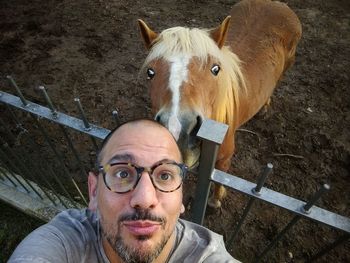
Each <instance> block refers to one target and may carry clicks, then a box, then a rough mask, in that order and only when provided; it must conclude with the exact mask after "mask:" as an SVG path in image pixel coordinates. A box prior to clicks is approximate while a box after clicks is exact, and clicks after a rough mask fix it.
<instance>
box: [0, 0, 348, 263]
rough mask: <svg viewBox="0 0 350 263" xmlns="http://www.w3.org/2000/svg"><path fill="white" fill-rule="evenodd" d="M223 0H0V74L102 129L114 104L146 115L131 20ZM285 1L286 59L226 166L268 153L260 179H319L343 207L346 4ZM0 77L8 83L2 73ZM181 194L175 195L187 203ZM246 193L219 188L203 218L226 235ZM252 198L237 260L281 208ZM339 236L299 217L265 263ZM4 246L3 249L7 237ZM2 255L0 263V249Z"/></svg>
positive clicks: (253, 165)
mask: <svg viewBox="0 0 350 263" xmlns="http://www.w3.org/2000/svg"><path fill="white" fill-rule="evenodd" d="M235 2H236V1H227V0H218V1H213V0H210V1H209V0H201V1H193V0H186V1H184V0H180V1H173V0H164V1H160V0H155V1H140V0H135V1H111V0H105V1H102V0H99V1H97V0H96V1H91V0H76V1H68V0H61V1H54V0H49V1H38V0H33V1H23V0H12V1H0V17H1V19H0V32H1V34H0V74H1V77H3V76H6V75H8V74H10V75H12V76H13V77H14V78H15V79H16V81H17V82H18V84H19V86H21V87H22V88H23V93H24V94H25V96H26V97H27V98H28V99H29V100H32V101H36V102H40V103H41V104H45V103H44V102H43V100H42V99H41V96H39V95H38V94H37V92H36V91H35V87H36V86H38V85H42V84H44V85H45V86H46V88H47V89H48V92H49V94H50V96H51V98H52V100H53V101H54V103H55V105H56V106H57V107H58V108H59V110H60V111H63V112H65V113H67V114H71V115H76V114H77V112H76V107H75V105H74V103H73V98H74V97H76V96H79V97H80V99H81V101H82V103H83V105H84V108H85V110H86V112H87V115H88V116H89V119H90V120H91V121H92V122H94V123H95V124H98V125H101V126H103V127H106V128H112V127H113V121H112V118H111V111H112V110H114V109H118V111H119V112H120V114H121V119H122V120H128V119H132V118H135V117H142V116H151V113H150V101H149V94H148V91H147V87H146V86H145V85H144V83H141V82H140V81H139V78H138V70H139V69H140V67H141V65H142V63H143V60H144V59H145V57H146V50H145V49H144V46H143V43H142V41H141V39H140V37H139V32H138V28H137V24H136V20H137V19H138V18H142V19H144V20H145V21H147V22H148V23H149V25H151V26H152V27H153V28H154V29H155V30H157V31H160V30H163V29H166V28H168V27H172V26H178V25H182V26H189V27H204V28H209V27H214V26H216V25H218V24H219V23H220V22H221V21H222V20H223V19H224V18H225V17H226V16H227V15H228V13H229V10H230V7H231V6H232V5H233V4H234V3H235ZM287 2H288V5H289V6H290V7H291V8H292V9H293V10H294V11H295V12H296V14H297V15H298V16H299V18H300V20H301V23H302V26H303V36H302V39H301V42H300V45H299V47H298V49H297V55H296V62H295V64H294V66H293V67H292V68H291V70H289V71H288V72H287V74H286V76H285V77H284V79H283V81H282V83H281V84H280V86H279V88H278V89H277V90H276V92H275V93H274V95H273V98H272V106H271V108H270V109H269V111H268V113H267V115H265V116H260V115H258V116H256V117H254V118H253V119H252V120H251V121H250V122H249V123H247V124H246V125H245V126H244V127H243V128H244V129H248V130H250V131H252V132H254V133H255V134H253V133H248V132H239V133H238V134H237V140H236V141H237V154H236V155H235V156H234V158H233V161H232V167H231V169H230V171H229V172H230V173H234V174H236V175H238V176H240V177H242V178H245V179H247V180H250V181H255V180H256V178H257V175H258V174H259V171H260V170H261V168H262V166H263V165H265V164H266V163H267V162H272V163H273V165H274V172H273V174H272V175H271V176H270V177H269V178H268V180H267V186H268V187H269V188H271V189H273V190H276V191H279V192H281V193H284V194H286V195H290V196H293V197H295V198H298V199H301V200H308V199H309V198H310V196H311V195H312V194H313V193H314V192H315V191H316V190H317V189H318V188H319V187H320V185H321V184H322V183H329V184H330V185H331V191H330V192H329V193H327V194H326V196H324V197H323V198H322V200H320V201H319V202H318V203H317V205H318V206H321V207H323V208H326V209H328V210H331V211H333V212H336V213H339V214H341V215H344V216H348V217H349V216H350V209H349V205H350V195H349V191H350V178H349V174H350V89H349V71H350V45H349V43H350V27H349V23H350V2H349V1H346V0H335V1H329V0H318V1H311V0H289V1H287ZM0 84H1V89H2V90H5V91H8V92H11V93H14V91H13V90H12V89H11V88H10V87H9V85H8V83H7V82H6V81H5V79H3V78H2V79H1V80H0ZM278 154H286V155H285V156H281V155H278ZM296 157H298V158H296ZM193 186H194V180H191V181H190V182H189V183H188V186H187V187H188V189H189V191H186V192H188V193H190V195H191V193H193V191H192V188H193ZM190 200H191V198H190V196H187V197H186V204H187V206H188V207H189V206H190ZM246 202H247V199H246V198H245V197H243V196H241V195H240V194H237V193H229V195H228V197H227V199H226V200H225V202H224V205H223V209H222V210H221V211H208V214H207V217H206V220H205V225H206V226H209V227H210V228H211V229H213V230H215V231H217V232H219V233H221V234H223V235H224V236H225V237H227V236H228V235H229V234H230V229H232V226H233V225H234V222H235V221H236V220H237V219H238V218H239V215H240V214H241V213H242V211H243V208H244V205H245V204H246ZM2 207H3V206H2ZM254 207H255V210H254V211H253V212H252V213H251V214H250V215H249V219H248V221H247V222H246V223H245V225H244V227H243V229H242V230H241V232H240V234H239V236H238V238H237V240H236V242H235V249H234V250H231V253H232V254H233V255H234V256H235V257H236V258H238V259H240V260H242V261H244V262H250V261H252V260H253V258H254V257H255V256H257V255H258V254H259V252H261V251H262V249H264V248H265V246H266V245H267V244H268V242H269V241H271V240H272V238H273V237H274V236H275V235H276V234H277V233H278V232H279V230H281V229H282V228H283V227H284V226H285V225H286V224H287V223H288V222H289V220H290V219H291V218H292V215H291V214H289V213H287V212H284V211H280V210H278V209H276V208H273V207H270V206H267V205H265V204H260V203H256V204H255V205H254ZM4 211H7V212H6V215H8V216H7V220H6V219H4V217H1V220H0V222H1V225H2V227H1V228H3V226H5V225H7V224H10V222H11V221H12V220H13V218H16V217H17V215H16V214H17V213H18V212H14V211H13V210H6V208H5V207H4ZM21 221H23V220H21ZM19 224H20V222H17V223H16V226H18V225H19ZM36 225H37V224H35V223H34V224H31V225H30V227H29V228H31V227H35V226H36ZM4 235H5V234H3V233H2V237H1V238H2V240H3V241H2V243H1V244H2V245H4V244H6V238H4ZM340 235H341V233H339V232H338V231H334V230H330V229H329V228H328V227H326V226H322V225H317V224H315V223H307V222H306V221H305V220H301V221H300V222H299V223H298V224H297V225H296V226H295V227H294V228H293V229H292V230H291V231H290V232H289V234H288V236H287V237H286V238H284V239H283V240H282V241H280V242H279V243H278V245H277V247H276V248H274V249H273V250H272V251H271V252H270V254H269V255H268V257H267V259H266V262H303V261H305V260H306V259H307V258H308V257H310V256H311V255H313V254H315V253H316V252H317V251H318V250H319V249H320V248H321V247H323V246H325V245H327V244H328V243H330V242H331V241H333V240H335V239H336V238H337V237H338V236H340ZM4 240H5V241H4ZM11 244H12V243H11ZM4 247H6V249H7V250H11V249H13V247H14V245H13V246H12V247H8V246H4ZM349 251H350V242H349V241H347V242H346V243H344V244H342V245H340V246H339V247H337V248H336V249H335V250H333V251H332V252H331V253H329V254H328V255H327V256H324V257H323V258H322V259H321V260H320V262H327V261H334V262H350V256H349ZM6 253H7V254H6ZM6 253H5V254H3V255H2V256H3V258H2V260H4V261H5V260H6V255H8V253H10V251H7V252H6ZM0 257H1V255H0Z"/></svg>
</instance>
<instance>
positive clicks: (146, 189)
mask: <svg viewBox="0 0 350 263" xmlns="http://www.w3.org/2000/svg"><path fill="white" fill-rule="evenodd" d="M157 203H158V197H157V190H156V189H155V187H154V186H153V183H152V181H151V177H150V175H149V174H148V173H147V172H146V171H144V172H142V174H141V178H140V181H139V182H138V184H137V186H136V187H135V189H134V190H133V191H132V192H131V200H130V205H131V207H133V208H142V209H148V208H154V207H155V206H156V205H157Z"/></svg>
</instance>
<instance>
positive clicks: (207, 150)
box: [0, 77, 350, 262]
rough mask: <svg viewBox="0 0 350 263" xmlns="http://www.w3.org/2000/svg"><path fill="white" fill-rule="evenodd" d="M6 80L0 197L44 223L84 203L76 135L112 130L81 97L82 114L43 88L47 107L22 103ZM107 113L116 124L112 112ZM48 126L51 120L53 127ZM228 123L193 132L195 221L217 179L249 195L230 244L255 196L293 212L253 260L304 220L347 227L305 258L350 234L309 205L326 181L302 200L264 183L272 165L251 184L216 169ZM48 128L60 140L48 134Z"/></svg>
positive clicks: (92, 136)
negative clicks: (67, 110)
mask: <svg viewBox="0 0 350 263" xmlns="http://www.w3.org/2000/svg"><path fill="white" fill-rule="evenodd" d="M8 80H9V81H10V83H11V85H12V86H13V87H14V89H15V90H16V92H17V94H18V97H17V96H14V95H12V94H9V93H6V92H2V91H0V106H1V105H2V107H1V108H0V111H1V110H3V111H4V112H7V114H6V117H5V114H2V116H1V117H0V127H1V128H0V135H1V136H0V199H2V200H3V201H6V202H8V203H10V204H11V205H13V206H16V207H17V208H19V209H21V210H23V211H25V212H26V213H29V214H31V215H34V216H37V217H39V218H42V219H44V220H49V219H50V218H52V216H53V215H55V214H56V213H57V212H59V211H61V210H63V209H66V208H70V207H82V206H86V204H87V194H86V191H84V189H85V188H86V174H87V171H88V169H89V168H91V163H89V164H86V159H88V158H87V157H86V156H85V158H82V157H81V149H80V150H79V151H78V150H77V145H78V144H79V140H78V139H77V138H79V139H82V137H84V138H85V139H86V140H87V141H90V143H86V141H84V142H85V143H82V144H83V145H84V146H86V147H88V151H91V150H94V151H96V149H97V140H100V139H103V138H104V137H105V136H106V135H107V134H108V133H109V130H108V129H105V128H101V127H98V126H96V125H93V124H91V123H89V122H88V120H87V117H86V116H85V113H84V110H83V107H82V105H81V103H80V100H79V99H78V98H76V99H75V100H74V102H75V104H76V106H77V108H78V112H79V113H80V118H76V117H72V116H69V115H66V114H64V113H61V112H58V111H57V110H56V109H55V107H54V105H53V103H52V101H51V99H50V97H49V95H48V94H47V92H46V90H45V88H44V87H40V89H39V90H40V91H41V92H42V95H43V98H44V99H45V101H46V103H47V105H48V107H44V106H41V105H39V104H36V103H33V102H30V101H28V100H26V99H25V98H24V96H23V94H22V93H21V90H20V89H19V88H18V86H17V84H16V83H15V81H14V80H13V79H12V78H11V77H8ZM23 114H24V116H23ZM112 114H113V118H114V120H115V122H116V123H117V124H119V119H118V113H117V111H114V112H113V113H112ZM20 115H21V116H20ZM27 115H29V116H27ZM44 120H45V121H44ZM50 125H54V128H53V127H51V126H50ZM57 127H58V129H57ZM227 128H228V127H227V125H224V124H221V123H217V122H214V121H212V120H206V121H204V122H203V125H202V126H201V128H200V130H199V132H198V134H197V136H198V137H200V138H201V139H202V152H201V160H200V165H199V173H198V174H199V175H200V176H198V180H197V189H196V193H195V199H194V204H193V206H192V207H193V209H192V213H193V218H192V220H193V221H194V222H197V223H199V224H202V223H203V220H204V216H205V211H206V206H207V201H208V195H209V189H210V184H211V183H212V182H214V183H219V184H222V185H224V186H226V187H228V188H230V189H232V190H234V191H237V192H240V193H242V194H244V195H245V196H247V197H248V199H249V200H248V202H247V205H246V207H245V209H244V211H243V213H242V216H241V218H240V219H239V220H238V222H236V223H235V224H234V225H233V226H232V230H233V231H232V234H231V236H230V237H229V238H228V239H227V242H226V245H227V247H232V246H233V244H234V241H235V238H236V236H237V233H239V231H240V229H241V227H242V226H243V224H244V222H245V220H246V218H247V216H248V214H249V213H250V212H251V210H252V207H253V203H254V202H256V201H263V202H266V203H269V204H272V205H274V206H277V207H279V208H281V209H284V210H287V211H289V212H291V213H293V214H294V217H293V218H292V220H291V221H290V222H289V223H288V224H287V225H286V226H285V227H284V228H283V229H282V230H280V232H279V233H278V234H277V235H276V236H275V238H274V239H273V240H272V241H271V242H270V244H268V245H267V246H266V248H265V249H263V251H261V253H260V255H259V256H258V257H257V258H256V259H255V262H258V261H260V260H261V259H263V258H264V257H265V256H266V255H267V254H268V253H269V252H270V251H271V249H272V248H273V247H274V246H275V245H276V244H277V242H278V241H279V240H281V239H282V238H283V237H284V236H285V235H286V233H287V232H288V231H289V230H290V229H291V228H292V227H293V226H294V225H295V224H296V223H297V222H298V221H299V220H300V219H301V218H304V219H310V220H313V221H316V222H318V223H322V224H325V225H328V226H329V227H331V228H334V229H337V230H340V231H343V232H344V235H342V236H340V237H339V238H338V239H337V240H335V242H333V243H332V244H329V245H328V246H326V247H324V248H322V249H321V250H320V251H319V252H318V253H316V254H315V255H314V256H312V257H310V259H309V260H310V261H314V260H316V259H317V258H319V257H321V256H323V255H324V254H325V253H327V252H329V251H330V250H332V249H334V248H335V247H336V246H338V245H340V244H342V243H344V242H345V241H347V240H348V239H349V237H350V219H349V218H347V217H344V216H341V215H338V214H335V213H333V212H330V211H327V210H325V209H322V208H319V207H317V206H314V204H315V203H316V201H317V200H318V199H319V198H320V197H321V196H322V194H324V193H325V192H327V191H328V190H329V188H330V186H329V185H323V186H321V188H320V189H319V190H318V191H317V192H316V193H315V194H314V196H313V197H312V198H311V199H310V200H309V201H308V202H303V201H300V200H298V199H295V198H292V197H289V196H286V195H284V194H281V193H279V192H276V191H273V190H271V189H268V188H266V187H263V185H264V182H265V180H266V178H267V176H268V174H269V173H270V172H271V170H272V169H273V166H272V164H267V166H266V167H265V168H264V169H263V171H262V174H261V176H260V177H259V179H258V182H257V183H256V184H255V183H252V182H249V181H246V180H244V179H242V178H239V177H237V176H234V175H231V174H227V173H224V172H222V171H219V170H216V169H215V168H214V165H215V160H216V155H217V151H218V148H219V146H220V144H221V143H222V141H223V139H224V137H225V134H226V131H227ZM53 130H54V131H55V134H59V137H57V138H53V137H52V131H53ZM73 131H74V132H76V133H77V134H76V135H77V136H76V137H74V134H72V132H73ZM83 135H84V136H83ZM72 137H74V138H75V139H74V138H72ZM77 140H78V143H77ZM63 142H64V143H63ZM63 145H65V146H64V147H63ZM78 152H79V154H78ZM95 157H96V156H93V159H95ZM84 180H85V181H84Z"/></svg>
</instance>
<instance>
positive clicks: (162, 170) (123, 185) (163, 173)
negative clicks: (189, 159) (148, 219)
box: [99, 161, 187, 193]
mask: <svg viewBox="0 0 350 263" xmlns="http://www.w3.org/2000/svg"><path fill="white" fill-rule="evenodd" d="M99 171H100V172H101V173H102V174H103V180H104V182H105V184H106V186H107V188H108V189H109V190H111V191H112V192H115V193H127V192H129V191H131V190H133V189H134V188H135V187H136V186H137V184H138V182H139V181H140V178H141V175H142V173H143V172H147V173H148V174H149V176H150V178H151V181H152V183H153V186H154V187H155V188H156V189H158V190H159V191H161V192H165V193H169V192H174V191H176V190H177V189H179V188H180V186H181V185H182V182H183V179H184V177H185V175H186V172H187V166H186V165H184V164H179V163H176V162H174V161H161V162H158V163H156V164H154V165H153V166H152V167H141V166H137V165H136V164H132V163H125V162H116V163H110V164H106V165H104V166H100V167H99Z"/></svg>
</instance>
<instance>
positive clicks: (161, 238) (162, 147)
mask: <svg viewBox="0 0 350 263" xmlns="http://www.w3.org/2000/svg"><path fill="white" fill-rule="evenodd" d="M98 161H99V165H100V166H101V167H104V170H103V171H102V169H101V171H102V172H100V174H99V175H98V176H96V175H94V174H92V173H90V175H89V196H90V204H89V208H90V209H91V210H97V211H98V213H99V215H100V220H101V228H102V236H103V245H104V249H105V251H106V254H107V256H108V257H109V258H110V260H111V259H112V258H114V257H116V260H118V257H119V258H121V259H122V260H123V261H127V262H134V261H139V262H143V261H144V262H149V261H152V260H153V259H155V258H157V257H158V258H161V257H164V260H165V259H166V257H167V255H168V253H169V252H170V250H171V248H172V245H173V242H174V238H175V235H174V228H175V224H176V222H177V219H178V218H179V216H180V214H181V213H182V212H184V206H183V204H182V186H181V181H177V183H178V184H179V187H178V188H176V187H173V185H169V184H168V183H167V181H168V180H169V178H170V177H169V174H170V173H169V174H168V172H169V171H166V170H164V169H167V166H166V165H164V166H160V168H158V166H157V165H155V164H157V163H159V161H161V162H165V163H181V161H182V158H181V153H180V151H179V148H178V146H177V144H176V141H175V140H174V138H173V137H172V135H171V134H170V132H169V131H168V130H167V129H166V128H164V127H163V126H161V125H160V124H158V123H156V122H154V121H151V120H137V121H132V122H129V123H126V124H124V125H122V126H120V127H119V128H118V129H116V130H115V131H113V132H112V134H111V135H110V136H109V137H108V138H107V139H106V140H105V143H104V144H103V148H102V150H101V152H100V154H99V158H98ZM119 163H126V166H123V165H119ZM130 163H131V164H132V165H133V166H135V167H146V168H149V167H153V170H152V169H151V170H147V169H145V170H147V171H149V172H147V171H145V170H142V168H138V172H139V174H140V175H141V176H140V177H138V181H136V179H135V180H131V181H128V180H125V178H128V177H129V175H130V174H133V171H135V169H134V168H133V166H130V165H129V164H130ZM117 167H122V170H121V169H119V168H118V169H119V170H118V169H117ZM123 167H124V168H123ZM155 167H156V168H155ZM171 167H175V169H177V166H176V164H175V165H171ZM129 169H130V170H129ZM131 169H133V170H131ZM106 170H107V171H106ZM151 171H154V172H153V175H152V177H151V176H150V174H151V173H152V172H151ZM159 171H160V173H158V172H159ZM174 171H175V170H174ZM176 171H179V172H181V170H180V169H179V170H176ZM157 175H159V180H158V177H157ZM114 177H118V178H122V179H116V178H114ZM118 180H119V181H118ZM116 181H117V182H119V183H115V182H116ZM106 183H107V185H108V186H107V185H106ZM130 184H132V187H131V186H130V187H129V185H130ZM135 184H136V185H135ZM155 186H156V187H157V188H158V189H161V190H169V189H170V190H172V191H160V190H158V189H156V188H155ZM173 188H174V189H173ZM175 188H176V189H175ZM116 192H125V193H116ZM111 257H112V258H111Z"/></svg>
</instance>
